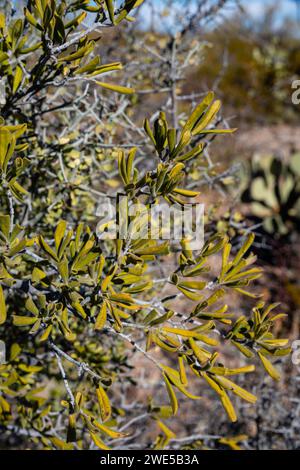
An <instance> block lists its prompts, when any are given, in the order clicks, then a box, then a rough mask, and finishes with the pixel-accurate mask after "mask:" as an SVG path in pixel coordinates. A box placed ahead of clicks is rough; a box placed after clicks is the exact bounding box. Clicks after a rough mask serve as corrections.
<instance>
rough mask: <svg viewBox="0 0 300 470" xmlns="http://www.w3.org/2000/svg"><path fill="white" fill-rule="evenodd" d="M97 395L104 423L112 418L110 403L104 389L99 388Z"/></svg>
mask: <svg viewBox="0 0 300 470" xmlns="http://www.w3.org/2000/svg"><path fill="white" fill-rule="evenodd" d="M96 393H97V398H98V403H99V407H100V414H101V419H102V421H103V422H105V421H107V420H109V419H110V417H111V405H110V401H109V398H108V396H107V393H106V392H105V390H104V388H103V387H101V386H99V387H98V388H97V390H96Z"/></svg>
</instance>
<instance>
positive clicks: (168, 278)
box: [0, 0, 290, 449]
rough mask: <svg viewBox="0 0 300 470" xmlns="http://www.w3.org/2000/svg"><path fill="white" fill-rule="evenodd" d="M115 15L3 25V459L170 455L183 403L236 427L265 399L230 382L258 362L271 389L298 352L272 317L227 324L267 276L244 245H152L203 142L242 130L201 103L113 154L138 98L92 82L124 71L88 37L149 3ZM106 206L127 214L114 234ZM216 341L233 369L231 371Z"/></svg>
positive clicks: (182, 202) (112, 10)
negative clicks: (239, 408)
mask: <svg viewBox="0 0 300 470" xmlns="http://www.w3.org/2000/svg"><path fill="white" fill-rule="evenodd" d="M114 3H115V2H113V1H112V0H105V1H103V0H96V1H95V2H93V6H91V5H90V3H89V1H87V0H79V1H75V2H59V1H56V0H52V1H51V2H48V1H44V0H31V1H29V2H28V5H27V7H26V8H25V9H24V14H23V15H22V16H21V17H20V18H18V19H14V17H13V19H12V20H11V22H10V23H8V21H7V19H6V17H5V16H4V15H3V14H1V15H0V66H1V76H2V77H3V78H2V79H1V90H2V94H1V115H2V118H1V122H0V138H1V141H0V171H1V193H0V197H1V215H0V281H1V286H0V324H1V327H0V334H1V339H2V341H3V343H2V345H5V346H6V352H7V361H6V362H5V363H4V364H2V365H1V366H0V383H1V386H0V390H1V392H0V425H1V429H2V432H1V441H2V446H4V447H13V448H21V447H24V446H25V447H28V448H32V449H36V448H44V449H52V448H54V449H77V448H78V449H87V448H100V449H107V448H116V447H118V446H124V445H126V442H127V443H128V446H132V447H133V448H139V447H143V446H145V445H147V446H148V447H151V448H163V447H166V446H168V445H169V444H170V442H172V440H173V441H174V442H175V441H176V435H175V433H174V432H173V430H171V425H170V424H169V421H170V420H171V419H172V417H173V416H175V415H176V414H179V398H180V401H183V400H185V399H186V398H188V399H189V400H198V399H199V398H200V396H199V395H198V391H199V390H201V395H202V394H203V395H205V393H207V390H208V388H211V389H212V390H213V391H214V392H215V394H216V399H217V400H219V401H220V403H221V404H222V405H223V407H224V410H225V412H226V413H227V415H228V419H229V420H230V421H232V422H235V421H236V420H237V415H236V410H235V407H234V405H233V402H232V396H234V395H235V396H237V397H239V398H241V399H242V400H245V401H247V402H249V403H251V404H254V403H255V401H256V397H255V396H254V395H253V394H252V393H250V392H249V391H247V390H245V389H244V388H241V387H240V386H239V385H238V384H237V383H236V381H234V380H231V376H235V375H238V374H245V373H250V372H253V371H254V369H255V366H254V364H253V363H254V362H255V361H256V359H255V358H256V357H257V358H258V359H259V361H260V364H261V365H262V368H263V369H264V370H265V371H266V372H267V374H269V375H270V376H271V377H272V378H273V379H275V380H277V379H279V372H278V371H277V369H276V368H275V367H274V365H273V363H272V359H276V358H277V357H279V356H282V355H285V354H289V352H290V350H289V348H288V346H287V342H288V341H287V340H285V339H276V338H275V337H274V336H273V334H272V331H271V330H272V326H273V323H274V321H275V320H276V319H278V318H279V317H280V316H281V315H280V314H276V313H275V314H273V310H274V309H275V308H276V307H277V305H270V306H266V305H265V304H264V302H262V301H259V302H258V304H257V305H256V306H255V307H254V308H253V310H252V313H251V315H250V316H249V317H246V316H235V315H234V314H232V313H228V312H227V310H228V307H227V305H226V304H225V302H224V296H225V294H226V295H228V293H229V295H230V293H235V294H238V295H241V296H244V295H246V296H250V297H253V298H256V297H257V294H255V293H253V292H251V291H250V290H249V289H248V286H249V284H250V283H251V282H252V281H254V280H255V279H257V278H258V277H260V276H261V269H260V268H257V267H253V264H254V263H255V257H254V256H253V255H252V254H251V253H249V250H250V247H251V244H252V242H253V238H254V237H253V235H252V234H250V235H249V236H248V237H246V238H245V240H244V243H243V244H242V247H241V248H240V249H239V251H237V252H235V253H233V255H232V254H231V252H232V249H231V248H232V247H231V245H230V242H229V239H228V237H227V236H226V235H219V234H217V233H216V234H209V236H208V235H205V241H204V244H203V246H202V247H201V249H200V248H199V247H198V249H197V250H193V249H192V248H193V246H192V245H191V242H192V240H191V239H190V238H189V237H188V236H186V234H185V236H183V237H182V239H181V240H180V243H179V242H176V241H171V240H168V239H167V240H164V241H162V238H163V235H164V228H165V227H164V224H160V225H158V227H156V230H157V234H156V235H158V236H157V237H156V238H155V239H154V238H151V236H150V235H151V234H150V233H149V226H148V219H147V217H148V212H147V211H148V210H149V209H150V208H153V207H155V206H158V205H159V204H161V202H162V201H164V203H166V204H168V205H169V206H172V207H173V208H174V206H175V207H177V208H180V210H181V208H184V207H185V206H186V205H187V204H188V203H190V201H192V200H196V201H199V193H198V191H195V190H192V189H191V188H190V186H189V185H190V178H189V176H190V172H191V168H195V167H197V166H201V165H205V164H206V161H207V160H206V158H207V155H206V149H207V140H208V138H209V137H212V136H213V137H215V136H216V135H217V134H228V133H232V132H233V129H228V128H226V129H220V128H217V127H216V125H215V122H216V119H215V118H216V116H217V114H218V113H219V110H220V106H221V103H220V101H219V100H215V98H214V94H213V93H212V92H209V93H208V94H207V95H206V96H205V97H204V99H202V101H201V102H200V104H199V105H198V106H196V107H195V108H194V109H193V110H192V112H191V113H190V115H189V116H188V117H186V118H185V119H184V120H182V119H181V120H179V124H178V123H177V115H176V109H175V110H174V109H173V114H172V118H173V119H172V125H170V123H169V117H168V116H167V115H166V114H165V113H164V112H159V113H157V114H156V116H154V117H153V118H152V119H151V120H148V119H147V118H146V119H145V121H144V135H145V137H147V139H148V140H147V142H145V143H144V144H143V145H144V147H143V148H140V146H139V147H134V145H133V142H132V141H131V140H128V141H127V142H126V143H125V144H123V145H122V146H120V147H118V146H115V147H114V144H113V143H112V137H115V138H116V137H118V115H119V114H122V113H123V111H122V109H124V108H123V105H124V101H122V99H123V98H119V96H121V95H125V96H126V97H129V98H127V99H129V100H132V101H131V105H132V107H134V105H135V103H136V101H135V98H134V96H135V95H134V90H133V89H131V88H130V86H128V84H127V83H126V86H125V85H124V84H119V83H115V82H114V81H112V80H109V81H104V79H102V78H101V77H100V76H101V75H102V74H104V73H106V74H108V73H111V72H112V71H117V70H121V68H122V66H121V64H120V63H119V62H108V63H102V61H101V59H100V57H99V54H98V52H97V48H98V41H99V40H100V37H99V36H95V32H96V33H97V31H98V30H99V29H100V30H102V29H105V28H109V27H112V26H114V25H116V26H117V25H119V23H121V22H122V21H124V20H128V21H131V16H130V15H131V13H132V10H134V9H135V8H137V7H138V6H139V5H140V4H141V3H142V1H140V0H126V1H125V2H124V4H123V6H122V7H116V5H114ZM91 36H93V39H92V38H91ZM179 40H180V39H179ZM129 85H130V84H129ZM115 93H116V98H113V94H115ZM99 96H100V101H98V99H99ZM58 102H59V104H57V103H58ZM93 102H95V103H97V105H99V107H100V111H99V110H97V109H96V108H95V106H94V103H93ZM92 119H93V120H94V121H93V120H92ZM124 120H125V121H126V123H127V126H128V127H129V128H130V129H131V126H134V125H133V124H132V121H131V119H130V116H129V115H125V117H124ZM174 126H175V127H174ZM124 127H125V125H124ZM126 132H127V131H126V128H125V134H126ZM136 132H137V134H138V135H141V134H142V130H141V129H140V128H139V127H138V126H136ZM128 135H130V133H129V131H128ZM101 136H102V137H103V136H105V138H106V139H107V141H106V142H103V141H102V137H101ZM143 139H144V137H143ZM103 148H107V149H108V152H109V154H108V156H107V155H106V156H105V155H104V154H103ZM99 149H100V150H99ZM101 149H102V150H101ZM117 162H118V164H116V163H117ZM112 191H113V193H112ZM100 197H102V198H104V201H105V202H106V203H107V198H108V199H109V200H111V201H117V203H118V208H119V209H120V211H119V214H120V217H121V219H122V223H121V221H120V220H118V222H119V231H118V232H117V236H116V237H114V230H113V228H114V222H115V220H114V218H113V216H112V215H111V214H110V213H109V214H100V210H101V209H102V208H103V207H102V205H101V204H100V206H98V205H99V202H100V203H101V199H99V198H100ZM102 202H103V201H102ZM97 207H98V212H97ZM105 208H107V205H106V206H105ZM97 213H98V215H97ZM100 215H106V218H105V220H104V219H102V220H101V221H100V222H99V216H100ZM164 222H165V221H164ZM125 229H126V230H125ZM122 233H123V234H124V233H125V235H126V236H124V237H123V238H122V236H121V235H122ZM141 234H142V235H143V236H141ZM219 259H220V263H219V264H218V260H219ZM210 267H212V268H213V269H212V274H210ZM224 344H227V345H228V346H229V347H230V348H232V352H233V354H234V357H235V358H236V361H235V362H236V363H237V366H234V367H227V366H226V365H224V359H223V357H222V351H223V347H224ZM240 353H241V354H242V357H243V358H244V359H243V363H242V364H241V359H240V358H241V356H240ZM140 358H142V360H141V359H140ZM248 360H249V361H250V364H249V365H247V363H248ZM246 361H247V362H246ZM140 372H141V373H142V374H141V375H139V373H140ZM229 377H230V378H229ZM153 382H155V386H154V385H153ZM140 423H142V425H143V426H146V429H147V444H146V443H145V439H144V438H143V437H142V436H141V434H140V432H139V426H140ZM153 425H154V427H153ZM151 426H152V427H151ZM141 429H144V428H141ZM128 431H130V432H128ZM150 439H151V443H149V441H150ZM223 441H224V442H226V443H228V442H229V444H228V445H232V443H231V441H230V439H229V440H228V439H226V438H225V440H223ZM230 443H231V444H230ZM234 445H235V446H236V444H234ZM233 447H234V446H233Z"/></svg>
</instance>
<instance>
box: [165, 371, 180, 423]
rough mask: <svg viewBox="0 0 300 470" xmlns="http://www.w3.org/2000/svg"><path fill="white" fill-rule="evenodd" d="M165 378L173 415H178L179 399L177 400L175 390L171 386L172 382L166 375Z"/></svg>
mask: <svg viewBox="0 0 300 470" xmlns="http://www.w3.org/2000/svg"><path fill="white" fill-rule="evenodd" d="M163 377H164V381H165V383H166V386H167V392H168V395H169V398H170V402H171V407H172V411H173V415H176V414H177V411H178V401H177V398H176V394H175V392H174V390H173V387H172V385H171V382H170V381H169V379H168V377H167V376H166V374H163Z"/></svg>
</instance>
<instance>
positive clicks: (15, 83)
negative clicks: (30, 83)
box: [12, 65, 23, 93]
mask: <svg viewBox="0 0 300 470" xmlns="http://www.w3.org/2000/svg"><path fill="white" fill-rule="evenodd" d="M22 78H23V71H22V69H21V67H20V66H19V65H17V67H16V70H15V75H14V79H13V86H12V92H13V93H16V91H17V90H18V88H19V86H20V84H21V82H22Z"/></svg>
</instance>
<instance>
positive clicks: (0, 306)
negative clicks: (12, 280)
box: [0, 284, 7, 325]
mask: <svg viewBox="0 0 300 470" xmlns="http://www.w3.org/2000/svg"><path fill="white" fill-rule="evenodd" d="M6 316H7V311H6V305H5V297H4V293H3V289H2V286H1V284H0V325H2V324H3V323H5V321H6Z"/></svg>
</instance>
